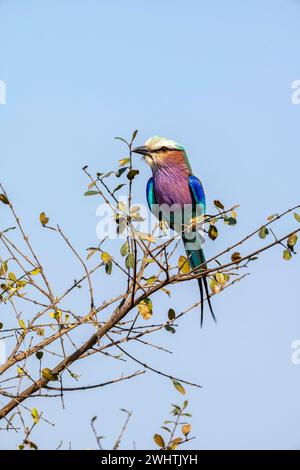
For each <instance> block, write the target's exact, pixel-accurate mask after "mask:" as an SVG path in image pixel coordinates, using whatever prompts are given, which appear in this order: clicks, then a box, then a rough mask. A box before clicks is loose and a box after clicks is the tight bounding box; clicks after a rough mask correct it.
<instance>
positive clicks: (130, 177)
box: [127, 170, 139, 181]
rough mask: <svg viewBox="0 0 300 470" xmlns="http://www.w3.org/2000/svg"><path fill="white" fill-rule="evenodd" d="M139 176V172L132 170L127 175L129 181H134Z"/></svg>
mask: <svg viewBox="0 0 300 470" xmlns="http://www.w3.org/2000/svg"><path fill="white" fill-rule="evenodd" d="M138 174H139V170H130V171H129V172H128V173H127V178H128V179H129V181H132V180H133V179H134V178H135V177H136V175H138Z"/></svg>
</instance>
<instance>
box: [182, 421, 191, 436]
mask: <svg viewBox="0 0 300 470" xmlns="http://www.w3.org/2000/svg"><path fill="white" fill-rule="evenodd" d="M191 429H192V426H191V425H190V424H184V425H183V426H182V428H181V431H182V434H184V435H185V436H187V435H188V434H189V433H190V432H191Z"/></svg>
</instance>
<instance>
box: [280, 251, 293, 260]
mask: <svg viewBox="0 0 300 470" xmlns="http://www.w3.org/2000/svg"><path fill="white" fill-rule="evenodd" d="M282 257H283V259H284V260H285V261H289V260H290V259H291V258H292V253H291V252H290V251H289V250H284V251H283V253H282Z"/></svg>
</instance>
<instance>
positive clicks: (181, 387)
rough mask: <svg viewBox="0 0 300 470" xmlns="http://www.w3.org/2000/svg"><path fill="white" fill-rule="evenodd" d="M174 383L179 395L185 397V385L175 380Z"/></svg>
mask: <svg viewBox="0 0 300 470" xmlns="http://www.w3.org/2000/svg"><path fill="white" fill-rule="evenodd" d="M172 383H173V385H174V387H175V388H176V390H177V391H178V392H179V393H181V395H185V388H184V387H183V385H182V384H181V383H180V382H178V380H175V379H173V380H172Z"/></svg>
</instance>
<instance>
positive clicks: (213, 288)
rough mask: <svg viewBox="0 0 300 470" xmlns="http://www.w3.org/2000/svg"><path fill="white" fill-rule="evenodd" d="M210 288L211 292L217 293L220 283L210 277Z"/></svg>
mask: <svg viewBox="0 0 300 470" xmlns="http://www.w3.org/2000/svg"><path fill="white" fill-rule="evenodd" d="M210 288H211V291H212V293H213V294H218V293H219V292H220V290H221V286H220V284H218V283H217V281H216V280H215V279H214V278H211V279H210Z"/></svg>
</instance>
